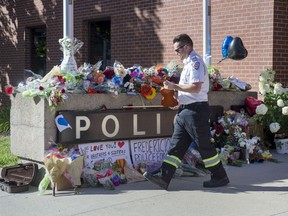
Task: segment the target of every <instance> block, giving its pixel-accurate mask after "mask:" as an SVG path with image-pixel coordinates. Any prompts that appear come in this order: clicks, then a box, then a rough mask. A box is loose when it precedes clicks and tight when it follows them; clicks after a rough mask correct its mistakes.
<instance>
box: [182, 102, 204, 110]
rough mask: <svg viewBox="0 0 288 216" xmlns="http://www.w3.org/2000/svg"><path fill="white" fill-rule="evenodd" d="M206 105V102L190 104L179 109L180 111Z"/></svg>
mask: <svg viewBox="0 0 288 216" xmlns="http://www.w3.org/2000/svg"><path fill="white" fill-rule="evenodd" d="M204 104H208V101H201V102H194V103H190V104H181V105H180V107H179V108H181V109H191V108H193V107H196V106H199V105H204Z"/></svg>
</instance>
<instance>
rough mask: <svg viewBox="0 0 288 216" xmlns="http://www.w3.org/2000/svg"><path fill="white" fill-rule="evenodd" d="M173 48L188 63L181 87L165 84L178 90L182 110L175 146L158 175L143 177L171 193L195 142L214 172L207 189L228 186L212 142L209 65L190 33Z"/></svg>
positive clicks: (174, 140) (175, 126)
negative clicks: (181, 167)
mask: <svg viewBox="0 0 288 216" xmlns="http://www.w3.org/2000/svg"><path fill="white" fill-rule="evenodd" d="M173 46H174V50H175V52H176V54H177V55H178V56H179V57H180V59H181V60H182V61H183V64H184V67H183V71H182V73H181V77H180V81H179V84H175V83H172V82H169V81H164V82H163V84H164V87H165V88H166V89H170V90H173V89H174V90H176V91H178V103H179V104H178V106H179V108H178V113H177V117H176V122H175V125H174V132H173V135H172V138H171V145H172V146H173V147H172V148H171V149H170V150H169V152H168V154H167V155H166V156H165V158H164V160H163V162H162V165H161V168H160V171H159V172H158V173H148V172H145V173H144V174H143V175H144V177H145V178H146V179H147V180H148V181H150V182H152V183H154V184H156V185H158V186H160V187H162V188H163V189H166V190H167V189H168V186H169V183H170V181H171V179H172V178H173V175H174V173H175V171H176V169H177V168H178V166H179V164H180V163H181V160H182V159H183V157H184V155H185V153H186V151H187V150H188V148H189V146H190V144H191V143H192V142H194V143H195V144H196V145H197V147H198V150H199V152H200V155H201V157H202V160H203V162H204V165H205V168H207V169H208V170H209V171H210V172H211V179H210V180H209V181H205V182H204V183H203V186H204V187H220V186H225V185H227V184H228V183H229V179H228V177H227V174H226V171H225V169H224V167H223V165H222V163H221V160H220V158H219V155H218V153H217V151H216V148H215V146H214V145H213V144H211V142H210V136H211V135H210V127H209V116H210V111H209V104H208V91H209V77H208V72H207V68H206V65H205V63H204V61H203V60H202V58H201V57H200V56H199V55H198V54H197V53H196V52H195V51H194V50H193V41H192V39H191V38H190V37H189V36H188V35H187V34H180V35H178V36H176V37H175V38H174V39H173Z"/></svg>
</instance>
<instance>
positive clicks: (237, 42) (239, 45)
mask: <svg viewBox="0 0 288 216" xmlns="http://www.w3.org/2000/svg"><path fill="white" fill-rule="evenodd" d="M247 55H248V51H247V50H246V48H245V47H244V45H243V42H242V40H241V38H240V37H235V38H234V39H233V40H232V42H231V43H230V44H229V47H228V57H229V58H230V59H233V60H242V59H244V58H246V57H247Z"/></svg>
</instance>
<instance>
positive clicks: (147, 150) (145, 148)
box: [130, 138, 171, 166]
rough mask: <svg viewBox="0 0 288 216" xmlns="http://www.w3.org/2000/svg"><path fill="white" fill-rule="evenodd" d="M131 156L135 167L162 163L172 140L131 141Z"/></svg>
mask: <svg viewBox="0 0 288 216" xmlns="http://www.w3.org/2000/svg"><path fill="white" fill-rule="evenodd" d="M130 146H131V155H132V160H133V164H134V166H137V164H139V163H146V164H153V163H159V162H160V163H161V162H162V161H163V159H164V157H165V156H166V154H167V152H168V150H169V149H170V148H171V147H170V138H154V139H144V140H143V139H139V140H131V141H130Z"/></svg>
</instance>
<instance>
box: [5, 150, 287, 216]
mask: <svg viewBox="0 0 288 216" xmlns="http://www.w3.org/2000/svg"><path fill="white" fill-rule="evenodd" d="M273 156H274V158H277V159H278V160H279V163H273V162H264V163H254V164H249V165H244V166H243V167H231V166H229V167H227V173H228V175H229V177H230V181H231V183H230V184H229V185H228V186H225V187H221V188H214V189H207V188H203V187H202V182H203V180H206V179H208V178H209V177H208V176H205V177H180V178H179V177H178V178H174V179H173V180H172V182H171V184H170V186H169V190H168V191H165V190H161V189H159V188H158V187H157V186H154V185H152V184H151V183H149V182H147V181H144V182H137V183H130V184H125V185H120V186H118V187H116V190H113V191H109V190H105V189H103V188H81V189H79V192H80V193H79V194H78V195H75V194H74V193H73V191H59V192H57V193H56V196H55V197H53V196H52V190H48V191H46V193H45V194H44V195H39V193H38V191H37V188H36V187H32V186H30V190H29V191H28V192H25V193H19V194H9V193H6V192H2V191H0V215H1V216H10V215H11V216H20V215H21V216H23V215H24V216H26V215H29V216H50V215H51V216H57V215H61V216H76V215H79V216H80V215H81V216H98V215H99V216H116V215H117V216H118V215H119V216H138V215H139V216H154V215H155V216H162V215H165V216H170V215H171V216H172V215H173V216H186V215H187V216H189V215H193V216H200V215H201V216H210V215H211V216H212V215H213V216H226V215H227V216H241V215H243V216H250V215H251V216H252V215H253V216H258V215H259V216H276V215H277V216H287V215H288V155H287V154H286V155H279V154H277V153H274V152H273Z"/></svg>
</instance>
